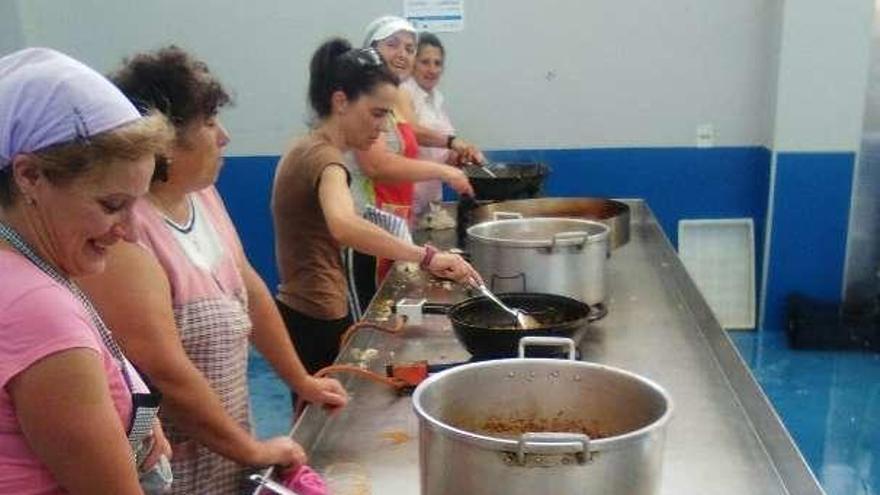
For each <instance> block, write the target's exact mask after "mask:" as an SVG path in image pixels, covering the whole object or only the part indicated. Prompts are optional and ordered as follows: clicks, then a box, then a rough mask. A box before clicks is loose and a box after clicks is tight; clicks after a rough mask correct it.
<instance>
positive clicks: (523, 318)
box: [470, 279, 541, 330]
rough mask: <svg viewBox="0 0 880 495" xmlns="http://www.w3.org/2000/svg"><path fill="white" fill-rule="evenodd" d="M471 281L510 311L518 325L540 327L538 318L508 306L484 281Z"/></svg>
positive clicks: (482, 292) (525, 327) (479, 289)
mask: <svg viewBox="0 0 880 495" xmlns="http://www.w3.org/2000/svg"><path fill="white" fill-rule="evenodd" d="M470 282H471V285H472V286H474V287H475V288H476V289H477V290H478V291H480V293H481V294H483V295H484V296H486V297H487V298H489V300H491V301H492V302H494V303H495V304H497V305H498V307H500V308H501V309H503V310H504V311H506V312H507V313H509V314H510V315H511V316H513V318H514V321H516V324H517V326H519V327H520V328H524V329H526V330H528V329H531V328H538V327H540V326H541V323H540V322H538V320H536V319H535V317H534V316H532V315H530V314H528V313H526V312H525V311H523V310H521V309H519V308H511V307H509V306H507V305H506V304H504V303H503V302H501V299H498V296H496V295H495V294H493V293H492V291H490V290H489V288H488V287H486V284H484V283H482V282H477V281H476V280H474V279H471V280H470Z"/></svg>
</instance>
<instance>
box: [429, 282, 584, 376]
mask: <svg viewBox="0 0 880 495" xmlns="http://www.w3.org/2000/svg"><path fill="white" fill-rule="evenodd" d="M497 296H498V298H499V299H501V300H502V301H503V302H504V303H505V304H507V305H508V306H510V307H512V308H520V309H522V310H524V311H525V312H527V313H529V314H531V315H532V316H534V317H535V319H537V320H538V322H539V323H540V324H541V325H540V326H539V327H538V328H530V329H522V328H517V327H516V324H515V322H514V321H513V318H511V316H510V314H508V313H506V312H505V311H504V310H502V309H501V308H499V307H498V306H497V305H496V304H495V303H493V302H492V301H490V300H489V299H488V298H486V297H484V296H478V297H471V298H469V299H465V300H464V301H461V302H459V303H456V304H453V305H446V304H437V303H426V304H425V305H424V306H423V307H422V312H423V313H434V314H438V313H440V314H445V315H446V316H448V317H449V320H450V321H451V322H452V330H453V331H454V332H455V336H456V338H458V340H459V342H461V344H462V345H463V346H464V348H465V349H467V351H468V352H470V353H471V354H472V355H473V356H474V357H476V358H481V359H482V358H502V357H513V356H516V354H517V350H518V346H519V339H521V338H522V337H528V336H540V337H567V338H574V337H575V334H576V333H578V331H580V330H582V329H584V328H586V326H587V323H588V321H589V319H588V317H589V315H590V307H589V306H588V305H586V304H584V303H582V302H581V301H578V300H577V299H572V298H570V297H565V296H560V295H556V294H540V293H520V292H511V293H506V294H497Z"/></svg>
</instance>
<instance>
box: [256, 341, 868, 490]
mask: <svg viewBox="0 0 880 495" xmlns="http://www.w3.org/2000/svg"><path fill="white" fill-rule="evenodd" d="M731 336H732V337H733V340H734V342H735V343H736V345H737V347H738V348H739V350H740V353H741V354H742V356H743V357H744V358H745V360H746V361H747V362H748V364H749V366H750V367H751V368H752V371H753V372H754V374H755V376H756V377H757V379H758V381H759V382H760V383H761V386H762V387H763V388H764V391H765V392H766V393H767V395H768V396H769V397H770V400H771V401H772V402H773V405H774V406H775V407H776V410H777V411H778V412H779V415H780V416H781V417H782V419H783V421H784V422H785V425H786V426H787V428H788V430H789V431H790V432H791V434H792V436H793V437H794V439H795V441H796V442H797V444H798V446H799V447H800V449H801V452H803V454H804V456H805V457H806V459H807V462H809V464H810V466H811V467H812V469H813V472H814V473H816V477H817V478H818V479H819V482H820V483H822V486H823V487H824V488H825V491H826V492H827V493H828V495H880V354H876V353H870V354H869V353H859V352H818V351H793V350H791V349H789V348H788V346H787V344H786V342H785V339H784V337H783V336H782V334H780V333H778V332H733V333H732V334H731ZM249 375H250V386H251V397H252V399H253V400H252V404H253V412H254V419H255V423H256V430H257V434H258V435H259V436H260V437H261V438H265V437H268V436H273V435H282V434H285V433H287V432H288V431H289V430H290V400H289V396H288V394H287V389H286V388H285V387H284V385H283V384H281V382H280V380H278V378H277V377H276V376H275V374H274V373H273V372H272V371H271V369H270V368H269V367H268V366H267V364H266V362H265V361H263V360H262V359H261V358H260V357H259V356H258V355H256V354H252V355H251V361H250V365H249Z"/></svg>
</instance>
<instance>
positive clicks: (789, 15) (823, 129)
mask: <svg viewBox="0 0 880 495" xmlns="http://www.w3.org/2000/svg"><path fill="white" fill-rule="evenodd" d="M828 5H829V3H828V2H827V0H799V1H796V2H786V6H785V15H784V22H783V26H782V53H783V57H782V59H781V62H780V65H779V82H778V89H777V98H778V101H777V107H776V126H775V130H774V136H775V142H774V148H775V149H776V151H857V150H858V148H859V141H860V140H861V136H862V119H863V116H864V108H865V91H866V87H867V80H868V66H869V64H868V59H869V51H870V50H869V48H870V38H871V19H872V17H873V7H874V5H873V0H846V1H839V2H835V4H834V8H829V7H828Z"/></svg>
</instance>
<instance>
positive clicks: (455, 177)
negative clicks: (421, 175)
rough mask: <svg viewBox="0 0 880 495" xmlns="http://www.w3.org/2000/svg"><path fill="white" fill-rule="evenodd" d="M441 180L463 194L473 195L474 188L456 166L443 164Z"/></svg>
mask: <svg viewBox="0 0 880 495" xmlns="http://www.w3.org/2000/svg"><path fill="white" fill-rule="evenodd" d="M442 179H443V182H445V183H447V184H449V185H450V186H451V187H452V188H453V189H455V192H457V193H458V194H461V195H463V196H473V195H474V188H473V186H471V181H470V180H468V177H467V175H465V173H464V172H463V171H462V170H461V169H458V168H455V167H450V166H446V165H444V174H443V177H442Z"/></svg>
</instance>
